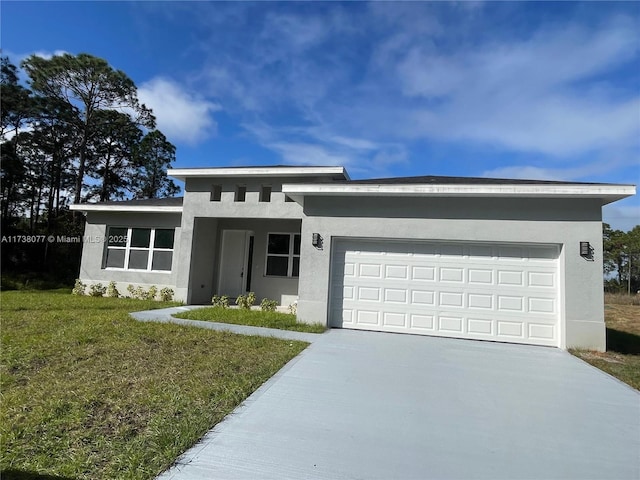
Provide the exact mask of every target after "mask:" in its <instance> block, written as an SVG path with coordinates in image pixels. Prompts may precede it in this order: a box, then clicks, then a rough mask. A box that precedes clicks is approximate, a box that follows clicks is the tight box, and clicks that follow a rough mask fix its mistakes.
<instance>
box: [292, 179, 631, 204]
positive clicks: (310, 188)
mask: <svg viewBox="0 0 640 480" xmlns="http://www.w3.org/2000/svg"><path fill="white" fill-rule="evenodd" d="M282 191H283V193H285V194H286V195H288V196H289V197H291V198H292V199H293V200H295V201H297V202H298V203H302V201H303V199H304V197H305V196H373V195H375V196H386V197H468V198H472V197H473V198H475V197H494V198H515V197H520V198H597V199H600V200H601V202H602V205H607V204H609V203H612V202H615V201H618V200H621V199H623V198H627V197H630V196H632V195H635V193H636V187H635V186H634V185H606V184H602V185H571V184H561V185H522V184H505V185H482V186H479V185H442V184H440V185H437V184H429V185H380V184H372V185H369V184H367V185H344V184H343V185H331V184H328V185H316V184H288V185H287V184H285V185H283V186H282Z"/></svg>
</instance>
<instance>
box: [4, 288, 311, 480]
mask: <svg viewBox="0 0 640 480" xmlns="http://www.w3.org/2000/svg"><path fill="white" fill-rule="evenodd" d="M0 302H1V304H0V308H1V314H2V349H1V357H0V360H1V363H0V374H1V377H0V381H1V383H0V390H1V392H2V403H1V405H0V440H1V443H0V455H1V458H0V470H1V471H2V472H1V473H0V476H1V477H2V479H3V480H5V479H6V480H8V479H11V478H14V479H27V478H73V479H102V478H109V479H111V478H119V479H150V478H153V477H154V476H155V475H157V474H158V473H160V472H161V471H162V470H164V469H165V468H166V467H168V466H169V465H171V464H172V462H173V461H174V460H175V458H176V457H177V456H178V455H179V454H180V453H182V452H183V451H184V450H186V449H187V448H189V447H190V446H192V445H193V444H194V443H195V442H196V441H197V440H198V439H199V438H200V437H201V436H202V435H203V434H204V433H205V432H206V431H207V430H208V429H209V428H211V427H212V426H213V425H215V424H216V423H218V422H219V421H220V420H222V418H223V417H224V416H225V415H226V414H227V413H229V412H231V411H232V410H233V409H234V408H235V407H236V406H237V405H238V404H239V403H241V402H242V401H243V400H244V399H245V398H246V397H247V396H248V395H249V394H250V393H251V392H253V391H254V390H256V388H258V387H259V386H260V385H261V384H262V383H264V382H265V381H266V380H267V379H268V378H270V377H271V376H272V375H273V374H274V373H275V372H277V371H278V370H279V369H280V368H281V367H282V366H283V365H284V364H285V363H286V362H287V361H289V360H290V359H291V358H293V357H295V356H296V355H297V354H298V353H300V352H301V351H302V350H303V349H304V348H305V347H306V345H307V344H305V343H303V342H293V341H283V340H277V339H273V338H263V337H249V336H240V335H233V334H230V333H226V332H216V331H211V330H203V329H198V328H189V327H183V326H179V325H171V324H158V323H141V322H136V321H135V320H132V319H131V318H130V317H129V316H128V312H132V311H139V310H147V309H150V308H162V307H167V306H171V305H172V304H167V303H159V302H153V301H140V300H130V299H113V298H92V297H75V296H72V295H70V294H69V291H68V290H65V291H48V292H34V291H9V292H2V293H0ZM48 476H49V477H48Z"/></svg>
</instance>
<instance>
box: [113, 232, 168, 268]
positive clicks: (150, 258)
mask: <svg viewBox="0 0 640 480" xmlns="http://www.w3.org/2000/svg"><path fill="white" fill-rule="evenodd" d="M112 228H124V229H126V230H127V242H126V245H125V246H124V247H119V246H109V236H110V233H109V232H110V230H111V229H112ZM134 229H139V230H149V231H150V233H149V246H148V247H132V246H131V238H132V233H133V230H134ZM156 230H173V242H174V245H173V248H160V247H156V246H155V242H156ZM106 232H107V235H106V238H105V242H104V244H105V249H104V260H103V262H102V265H103V266H102V269H103V270H115V271H119V272H153V273H165V274H166V273H169V274H170V273H171V272H172V271H173V259H174V256H173V254H174V253H175V241H176V238H175V235H176V229H175V227H125V226H122V225H107V229H106ZM110 249H111V250H124V266H123V267H107V257H108V255H109V250H110ZM131 251H147V252H149V256H148V258H147V268H128V267H127V266H128V265H129V257H130V254H131ZM155 252H171V268H170V269H169V270H153V268H152V267H153V254H154V253H155Z"/></svg>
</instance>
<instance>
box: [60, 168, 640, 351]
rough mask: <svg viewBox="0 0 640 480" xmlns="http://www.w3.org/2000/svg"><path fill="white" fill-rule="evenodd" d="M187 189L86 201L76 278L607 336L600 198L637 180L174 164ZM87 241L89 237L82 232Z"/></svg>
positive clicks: (310, 309) (490, 330) (591, 344)
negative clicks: (366, 175) (377, 174)
mask: <svg viewBox="0 0 640 480" xmlns="http://www.w3.org/2000/svg"><path fill="white" fill-rule="evenodd" d="M168 173H169V175H170V176H172V177H174V178H177V179H179V180H182V181H183V182H184V183H185V188H184V198H166V199H160V200H132V201H125V202H105V203H97V204H80V205H74V206H72V209H73V210H78V211H82V212H86V216H87V223H86V230H85V242H84V247H83V255H82V264H81V269H80V279H81V280H82V281H83V282H84V283H86V284H92V283H97V282H100V283H103V284H104V283H107V282H109V281H112V280H113V281H115V282H117V284H118V289H119V290H120V291H121V292H124V291H126V287H127V285H128V284H135V285H142V286H145V287H149V286H151V285H156V286H158V287H159V288H162V287H170V288H172V289H173V290H174V291H175V295H176V298H177V299H179V300H183V301H185V302H187V303H189V304H200V303H209V302H210V300H211V297H212V296H213V295H214V294H219V295H228V296H230V297H236V296H238V295H240V294H243V293H245V292H248V291H254V292H255V293H256V295H257V297H258V301H259V300H260V299H261V298H269V299H274V300H276V301H277V302H278V303H280V304H281V305H285V306H286V305H289V304H291V303H293V302H296V301H297V315H298V318H299V320H300V321H304V322H320V323H323V324H328V325H330V326H333V327H342V328H351V329H365V330H380V331H385V332H397V333H412V334H423V335H437V336H447V337H457V338H468V339H479V340H492V341H502V342H513V343H525V344H535V345H547V346H554V347H559V348H570V347H581V348H590V349H596V350H604V348H605V324H604V318H603V292H602V213H601V211H602V206H603V205H605V204H608V203H611V202H614V201H616V200H619V199H621V198H625V197H628V196H630V195H633V194H634V193H635V187H634V186H632V185H612V184H595V183H565V182H551V181H528V180H502V179H488V178H459V177H433V176H427V177H409V178H383V179H374V180H358V181H353V180H350V178H349V176H348V174H347V172H346V171H345V169H344V168H342V167H295V166H287V167H285V166H275V167H224V168H194V169H173V170H170V171H169V172H168ZM92 239H94V240H92Z"/></svg>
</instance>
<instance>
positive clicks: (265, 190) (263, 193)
mask: <svg viewBox="0 0 640 480" xmlns="http://www.w3.org/2000/svg"><path fill="white" fill-rule="evenodd" d="M260 201H261V202H270V201H271V185H263V186H262V189H261V190H260Z"/></svg>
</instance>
